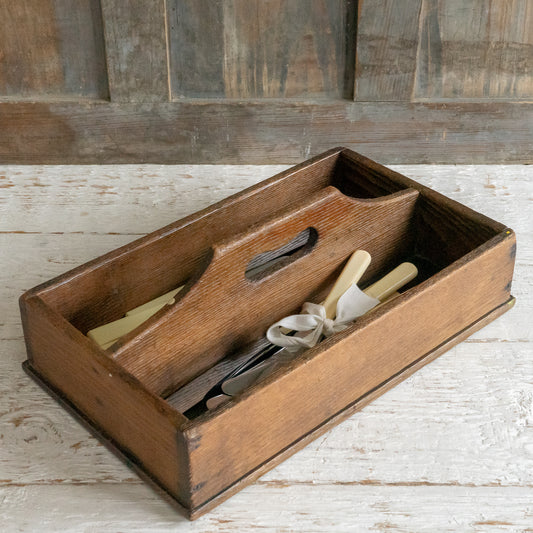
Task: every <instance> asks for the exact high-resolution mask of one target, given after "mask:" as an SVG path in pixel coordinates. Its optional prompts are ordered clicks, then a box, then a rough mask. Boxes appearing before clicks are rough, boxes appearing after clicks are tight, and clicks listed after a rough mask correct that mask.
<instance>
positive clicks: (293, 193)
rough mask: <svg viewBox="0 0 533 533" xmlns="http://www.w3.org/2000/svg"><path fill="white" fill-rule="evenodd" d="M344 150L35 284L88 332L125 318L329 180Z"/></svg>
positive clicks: (328, 154) (333, 151) (76, 323)
mask: <svg viewBox="0 0 533 533" xmlns="http://www.w3.org/2000/svg"><path fill="white" fill-rule="evenodd" d="M338 151H339V149H337V150H330V151H329V152H326V153H324V154H321V155H319V156H317V157H315V158H313V159H312V160H309V161H306V162H305V163H303V164H301V165H298V166H296V167H293V168H290V169H287V170H286V171H284V172H282V173H280V174H277V175H276V176H273V177H272V178H269V179H268V180H265V181H262V182H260V183H258V184H257V185H254V186H252V187H249V188H248V189H245V190H244V191H241V192H239V193H237V194H234V195H232V196H230V197H228V198H226V199H224V200H222V201H220V202H218V203H216V204H213V205H211V206H209V207H207V208H205V209H203V210H201V211H199V212H197V213H194V214H192V215H190V216H188V217H185V218H183V219H181V220H178V221H176V222H175V223H173V224H170V225H169V226H166V227H164V228H161V229H159V230H157V231H155V232H152V233H151V234H149V235H147V236H146V237H143V238H141V239H137V240H135V241H133V242H132V243H130V244H127V245H125V246H123V247H121V248H119V249H117V250H114V251H112V252H110V253H109V254H106V255H104V256H102V257H100V258H97V259H95V260H94V261H91V262H89V263H87V264H85V265H82V266H80V267H78V268H76V269H74V270H72V271H70V272H67V273H66V274H64V275H63V276H60V277H59V278H56V279H54V280H51V281H50V282H48V283H46V284H45V285H41V286H39V287H36V288H35V289H34V291H40V292H41V293H42V294H41V296H42V297H43V299H45V300H46V302H47V303H48V304H49V305H50V306H52V307H54V308H55V309H56V310H57V311H58V312H59V313H60V314H62V315H63V316H64V317H65V318H66V319H67V320H69V321H70V322H71V323H72V324H74V326H75V327H77V328H78V329H79V330H80V331H81V332H82V333H86V332H87V331H88V330H90V329H92V328H94V327H96V326H99V325H101V324H105V323H107V322H110V321H112V320H115V319H117V318H120V317H122V316H123V315H124V313H125V312H126V311H128V310H129V309H133V308H134V307H136V306H138V305H140V304H142V303H145V302H147V301H149V300H151V299H152V298H155V297H156V296H159V295H161V294H164V293H166V292H167V291H169V290H172V289H174V288H176V287H178V286H179V285H182V284H183V283H184V282H185V281H186V280H188V279H189V278H191V277H194V275H195V274H196V273H197V272H198V270H201V269H202V265H203V264H204V262H205V260H206V258H207V256H208V254H209V251H210V248H211V246H213V244H214V243H217V242H219V241H221V240H224V239H228V238H230V237H231V236H233V235H235V234H236V233H238V232H244V231H247V230H248V228H249V227H250V226H252V225H254V224H257V223H258V222H259V221H261V220H263V219H269V218H271V217H273V216H275V214H276V213H279V212H281V211H283V210H286V209H289V208H291V207H292V206H294V205H295V204H297V203H298V202H301V200H302V199H304V198H306V197H308V196H309V195H311V194H314V193H315V192H317V191H319V190H321V189H322V188H324V187H325V186H327V185H328V183H329V182H330V181H331V180H332V176H333V174H334V172H335V167H336V162H337V155H338ZM80 294H83V296H84V297H83V299H81V298H80V297H79V295H80Z"/></svg>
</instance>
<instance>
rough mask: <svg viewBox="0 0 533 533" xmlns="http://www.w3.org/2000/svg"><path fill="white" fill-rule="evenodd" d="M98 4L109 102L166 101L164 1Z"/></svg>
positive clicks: (167, 91) (102, 2)
mask: <svg viewBox="0 0 533 533" xmlns="http://www.w3.org/2000/svg"><path fill="white" fill-rule="evenodd" d="M101 4H102V14H103V17H104V30H105V31H104V36H105V49H106V57H107V70H108V76H109V92H110V97H111V101H112V102H166V101H168V100H169V81H168V66H167V29H166V13H165V1H164V0H156V1H154V2H150V4H149V5H148V4H147V3H146V2H142V1H141V0H128V1H127V2H124V1H122V2H120V1H116V0H101ZM189 68H190V65H189Z"/></svg>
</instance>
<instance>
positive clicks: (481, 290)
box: [20, 148, 515, 519]
mask: <svg viewBox="0 0 533 533" xmlns="http://www.w3.org/2000/svg"><path fill="white" fill-rule="evenodd" d="M214 179H216V176H214ZM307 228H313V229H312V230H310V232H309V233H310V235H311V236H312V237H313V238H312V239H310V240H309V242H308V243H307V244H305V245H304V246H303V247H302V248H301V249H299V250H298V251H297V252H295V253H294V254H292V255H291V256H289V257H287V258H286V259H285V260H284V262H283V261H282V262H281V263H278V265H277V266H276V268H275V269H274V270H270V271H268V270H267V271H266V272H264V273H263V275H262V276H260V277H257V278H255V279H248V277H247V275H246V274H245V272H246V267H247V265H248V263H249V262H250V260H251V259H252V258H254V257H256V256H257V255H258V254H261V253H263V252H266V251H269V250H275V249H277V248H279V247H280V246H282V245H284V244H285V243H287V241H290V240H291V239H292V238H293V237H294V236H295V235H297V234H299V233H300V232H302V231H303V230H305V229H307ZM358 248H362V249H365V250H368V251H369V252H370V254H371V255H372V263H371V266H370V268H369V270H368V271H367V273H366V274H365V277H364V279H363V280H362V283H363V284H364V283H365V282H370V281H372V280H373V279H374V278H376V277H378V276H379V275H381V274H383V273H384V272H385V271H386V270H388V269H390V268H392V267H394V266H396V265H397V264H398V263H399V262H401V261H402V260H405V259H410V260H412V261H413V262H414V263H415V264H416V265H417V266H418V267H419V270H420V274H419V276H418V278H417V279H416V280H415V282H413V283H412V284H411V286H409V287H408V288H407V289H406V290H405V291H404V292H403V293H402V294H401V295H400V296H399V297H397V298H395V299H394V300H392V301H390V302H387V303H385V304H384V305H382V306H380V307H379V308H378V309H376V310H374V311H372V312H370V313H368V314H367V315H365V316H364V317H362V318H360V319H359V320H357V321H356V323H355V324H354V325H352V326H351V327H349V328H348V329H347V330H345V331H343V332H341V333H338V334H336V335H334V336H333V337H330V338H328V339H327V340H325V341H323V342H322V343H320V344H319V345H317V346H316V347H315V348H312V349H310V350H308V351H306V352H305V353H303V354H302V355H300V356H298V357H297V358H296V359H295V360H293V361H292V362H290V363H288V364H287V365H285V366H283V367H281V368H279V369H278V370H276V372H275V373H274V374H272V375H270V376H269V377H268V378H267V379H265V380H264V381H262V382H260V383H257V384H255V385H253V386H252V387H251V388H249V389H248V390H247V391H246V392H245V393H243V394H242V395H241V396H239V397H237V398H235V399H233V400H232V401H230V402H229V403H227V404H226V405H223V406H221V407H219V408H217V409H215V410H213V411H211V412H208V413H205V414H203V415H201V416H199V417H198V418H195V419H193V420H189V419H187V418H186V417H185V416H184V415H183V414H182V413H181V412H179V411H178V410H177V409H175V408H173V407H172V406H171V405H170V404H169V402H167V401H166V400H165V398H168V397H169V395H171V394H172V393H174V392H175V391H176V390H177V389H179V388H180V387H181V386H182V385H184V384H186V383H188V382H190V381H191V380H192V379H193V378H195V377H196V376H198V375H201V374H202V373H203V372H205V371H206V370H208V369H209V368H211V367H213V365H215V364H216V363H217V362H219V361H220V360H222V359H223V358H224V357H226V356H228V354H231V353H233V352H235V351H237V350H239V349H241V348H243V347H245V346H247V345H248V344H250V343H252V342H253V341H255V340H256V339H257V338H259V337H261V336H262V335H263V334H264V332H265V330H266V328H267V327H268V325H270V324H271V323H273V322H274V321H276V320H278V319H280V318H281V317H283V316H285V315H287V314H291V313H295V312H297V311H298V310H299V308H300V305H301V304H302V303H303V302H304V301H306V300H312V301H318V300H319V299H320V298H322V297H323V296H324V295H325V294H326V292H327V291H328V288H329V287H330V286H331V284H332V282H333V280H334V279H335V277H336V276H337V275H338V273H339V272H340V269H341V268H342V265H343V263H344V261H345V260H346V259H347V258H348V257H349V255H350V254H351V253H352V252H353V251H354V250H355V249H358ZM514 256H515V236H514V233H513V232H512V231H511V230H510V229H508V228H506V227H505V226H504V225H502V224H500V223H498V222H495V221H493V220H490V219H488V218H487V217H485V216H483V215H481V214H479V213H476V212H474V211H472V210H471V209H469V208H467V207H465V206H463V205H461V204H459V203H457V202H455V201H453V200H450V199H449V198H446V197H444V196H442V195H441V194H438V193H436V192H434V191H432V190H430V189H428V188H427V187H424V186H422V185H419V184H418V183H416V182H414V181H412V180H410V179H408V178H406V177H404V176H402V175H400V174H398V173H396V172H393V171H391V170H388V169H387V168H385V167H383V166H381V165H379V164H376V163H374V162H373V161H370V160H368V159H366V158H365V157H362V156H360V155H358V154H356V153H354V152H352V151H350V150H346V149H342V148H337V149H333V150H331V151H329V152H326V153H324V154H322V155H320V156H318V157H315V158H313V159H311V160H309V161H307V162H305V163H302V164H301V165H298V166H296V167H294V168H291V169H289V170H287V171H285V172H282V173H281V174H278V175H276V176H274V177H272V178H270V179H268V180H266V181H264V182H261V183H259V184H258V185H256V186H254V187H251V188H249V189H246V190H244V191H243V192H241V193H239V194H236V195H234V196H232V197H230V198H227V199H226V200H224V201H222V202H220V203H218V204H215V205H213V206H211V207H209V208H207V209H205V210H203V211H201V212H199V213H196V214H194V215H191V216H189V217H186V218H184V219H182V220H180V221H178V222H175V223H174V224H171V225H170V226H167V227H165V228H163V229H161V230H159V231H156V232H154V233H152V234H150V235H148V236H146V237H144V238H142V239H139V240H137V241H135V242H133V243H131V244H128V245H126V246H124V247H122V248H119V249H118V250H115V251H113V252H111V253H109V254H106V255H105V256H103V257H100V258H98V259H95V260H94V261H91V262H90V263H87V264H85V265H83V266H81V267H78V268H76V269H74V270H72V271H70V272H68V273H66V274H64V275H62V276H60V277H58V278H56V279H53V280H51V281H49V282H48V283H45V284H43V285H40V286H38V287H36V288H34V289H32V290H30V291H28V292H27V293H25V294H24V295H23V296H22V297H21V300H20V306H21V314H22V319H23V326H24V334H25V338H26V345H27V350H28V360H27V361H26V362H25V363H24V366H25V369H26V370H27V371H28V372H29V373H30V374H31V375H32V376H33V377H34V378H35V379H36V380H37V381H39V382H40V383H41V384H42V385H43V386H44V387H45V388H47V390H49V392H50V393H52V394H53V395H55V396H56V398H58V399H59V400H60V401H61V402H62V403H63V404H64V405H65V406H66V407H68V408H69V409H70V410H72V411H73V412H75V413H76V414H77V415H78V416H79V418H81V419H82V420H83V421H85V422H86V423H87V424H88V425H89V426H90V428H91V429H92V430H93V431H94V432H95V433H96V434H97V435H98V436H99V437H100V438H101V439H102V440H104V441H105V442H106V443H107V444H108V445H109V446H110V447H111V448H113V449H114V451H116V452H117V453H118V454H119V455H120V456H121V457H122V458H123V459H125V460H126V461H127V463H128V464H129V465H130V466H133V467H134V468H136V470H137V471H138V472H139V473H140V474H141V475H143V476H144V477H145V478H147V479H149V480H151V481H153V482H155V484H156V485H157V486H158V487H161V488H162V489H164V491H165V492H166V493H167V494H168V495H170V496H171V497H172V499H173V500H174V501H175V502H177V503H178V504H179V506H180V507H181V508H182V509H183V510H184V512H185V513H186V514H187V515H188V516H189V517H190V518H192V519H194V518H196V517H198V516H199V515H201V514H202V513H204V512H206V511H207V510H209V509H211V508H212V507H214V506H216V505H217V504H218V503H220V502H221V501H223V500H224V499H226V498H227V497H229V496H230V495H231V494H233V493H235V492H236V491H238V490H240V489H241V488H242V487H244V486H245V485H247V484H248V483H250V482H252V481H253V480H255V479H256V478H258V477H259V476H260V475H262V474H263V473H265V472H266V471H268V470H269V469H271V468H272V467H274V466H275V465H276V464H278V463H279V462H280V461H282V460H283V459H284V458H286V457H288V456H289V455H291V454H292V453H294V452H295V451H296V450H298V449H300V448H302V447H303V446H305V445H306V444H307V443H308V442H310V441H311V440H312V439H314V438H316V437H317V436H318V435H320V434H321V433H323V432H324V431H326V430H327V429H328V428H330V427H332V426H333V425H335V424H337V423H338V422H340V421H341V420H343V419H344V418H346V417H348V416H350V415H351V414H352V413H353V412H354V411H356V410H357V409H360V408H361V407H362V406H364V405H365V404H367V403H368V402H369V401H371V400H372V399H373V398H375V397H376V396H378V395H380V394H382V393H383V392H384V391H385V390H387V389H388V388H390V387H392V386H394V385H395V384H396V383H398V382H399V381H401V380H402V379H404V378H405V377H407V376H409V375H410V374H411V373H413V372H414V371H415V370H417V369H418V368H420V367H421V366H422V365H424V364H426V363H427V362H429V361H431V360H432V359H434V358H435V357H437V356H438V355H440V354H441V353H443V352H444V351H446V350H447V349H449V348H450V347H451V346H453V345H454V344H455V343H457V342H459V341H461V340H463V339H464V338H466V337H467V336H468V335H470V334H471V333H472V332H473V331H476V330H477V329H479V328H481V327H482V326H483V325H485V324H486V323H488V322H489V321H491V320H493V319H494V318H495V317H497V316H498V315H500V314H502V313H504V312H505V311H506V310H507V309H509V308H510V307H511V305H512V304H513V302H514V299H513V297H512V296H511V295H510V287H511V279H512V273H513V266H514ZM183 282H186V284H187V285H186V289H185V290H184V291H182V293H181V294H180V297H179V298H178V299H177V301H176V303H175V304H174V305H172V306H167V307H166V308H164V309H162V310H161V311H159V312H158V313H157V314H156V315H155V316H153V317H152V318H151V319H149V320H148V321H147V322H146V323H145V324H143V325H142V326H140V327H138V328H137V329H136V330H134V331H133V332H131V333H130V334H128V335H127V336H125V337H124V338H122V340H121V341H120V342H118V343H116V344H115V345H114V346H112V347H111V348H109V349H108V350H103V349H101V348H99V347H98V346H97V345H96V344H94V343H93V342H92V341H91V340H90V339H89V338H88V337H86V335H85V334H86V332H87V331H88V330H89V329H91V328H93V327H95V326H98V325H100V324H102V323H106V322H109V321H111V320H114V319H117V318H119V317H121V316H122V315H123V314H124V313H125V311H126V310H128V309H131V308H133V307H136V306H137V305H140V304H142V303H144V302H146V301H148V300H150V299H152V298H154V297H156V296H158V295H160V294H162V293H165V292H167V291H169V290H171V289H172V288H174V287H177V286H178V285H180V284H182V283H183Z"/></svg>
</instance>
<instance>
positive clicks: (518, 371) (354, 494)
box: [0, 165, 533, 533]
mask: <svg viewBox="0 0 533 533" xmlns="http://www.w3.org/2000/svg"><path fill="white" fill-rule="evenodd" d="M283 168H285V167H282V166H158V165H118V166H3V167H1V166H0V254H1V255H0V258H1V259H0V261H1V263H0V341H1V344H0V524H1V525H0V530H1V531H3V532H15V531H72V532H79V531H85V532H96V531H98V532H106V531H128V532H136V531H139V532H141V531H142V532H152V531H182V530H183V531H207V532H215V531H217V532H218V531H222V532H224V531H238V532H244V531H254V530H261V531H264V532H266V531H305V532H312V531H342V532H346V531H350V532H352V531H369V530H370V531H373V530H377V531H385V530H386V531H401V532H412V531H428V532H432V533H433V532H437V531H438V532H444V531H450V532H451V531H453V532H455V531H479V532H487V531H490V532H493V531H533V353H532V352H533V350H532V347H533V344H532V342H531V341H532V340H533V327H532V323H533V295H532V293H533V268H532V266H533V221H532V220H533V167H530V166H493V165H491V166H428V165H423V166H420V165H419V166H396V167H394V168H395V169H397V170H399V171H400V172H403V173H404V174H406V175H408V176H410V177H413V178H414V179H416V180H419V181H420V182H422V183H425V184H427V185H429V186H431V187H433V188H435V189H437V190H439V191H441V192H443V193H444V194H447V195H449V196H451V197H452V198H455V199H457V200H459V201H460V202H463V203H465V204H467V205H469V206H471V207H473V208H474V209H476V210H478V211H481V212H482V213H485V214H487V215H489V216H491V217H493V218H495V219H497V220H499V221H502V222H505V223H506V224H507V225H509V226H510V227H512V228H513V229H514V230H515V231H516V232H517V237H518V255H517V265H516V271H515V280H514V284H513V291H512V292H513V294H514V295H515V296H516V297H517V305H516V306H515V307H514V309H513V310H512V311H510V312H509V313H507V314H505V315H504V316H503V317H501V318H499V319H498V320H497V321H496V322H494V323H492V324H490V325H489V326H487V327H486V328H484V329H483V330H481V331H479V332H478V333H476V334H475V335H474V336H472V337H471V338H469V339H468V340H467V341H465V342H463V343H462V344H460V345H459V346H457V347H455V348H453V349H452V350H450V351H449V352H448V353H446V354H445V355H443V356H442V357H440V358H439V359H437V360H436V361H435V362H433V363H431V364H430V365H428V366H427V367H424V368H423V369H422V370H420V371H419V372H418V373H417V374H415V375H414V376H413V377H411V378H409V379H408V380H407V381H405V382H404V383H402V384H400V385H399V386H397V387H396V388H394V389H393V390H391V391H390V392H388V393H386V394H385V395H384V396H382V397H381V398H379V399H378V400H376V401H375V402H374V403H372V404H371V405H370V406H368V407H366V408H365V409H364V410H363V411H361V412H359V413H357V414H355V415H354V416H353V417H352V418H350V419H349V420H348V421H346V422H344V423H342V424H341V425H340V426H338V427H336V428H335V429H333V430H332V431H330V432H329V433H327V434H326V435H325V436H323V437H321V438H319V439H318V440H317V441H315V442H314V443H312V444H310V445H309V446H308V447H307V448H305V449H304V450H302V451H301V452H299V453H297V454H296V455H295V456H293V457H292V458H290V459H289V460H287V461H286V462H284V463H283V464H281V465H280V466H279V467H277V468H276V469H275V470H273V471H271V472H270V473H268V474H267V475H265V476H264V477H263V478H261V479H260V480H259V481H258V482H256V483H255V484H254V485H252V486H250V487H248V488H247V489H245V490H243V491H242V492H240V493H239V494H237V495H236V496H234V497H232V498H231V499H230V500H229V501H227V502H226V503H224V504H223V505H221V506H220V507H218V508H217V509H216V510H214V511H213V512H211V513H210V514H208V515H206V516H205V517H202V518H200V519H199V520H197V521H196V522H193V523H189V522H187V521H186V520H185V519H184V518H182V517H181V516H180V515H179V514H177V513H176V511H175V510H174V509H173V508H172V507H170V505H168V504H167V503H165V502H164V501H163V500H161V499H160V497H159V496H157V495H156V494H155V493H154V492H152V490H151V489H150V488H148V487H147V486H146V485H145V484H144V483H142V482H141V481H140V480H139V479H138V478H137V477H136V476H135V475H134V474H133V473H132V472H131V471H130V470H129V469H128V468H126V466H124V465H123V464H122V463H121V462H120V461H119V460H118V459H117V458H115V457H114V456H113V455H112V454H111V453H110V452H108V451H107V450H106V449H105V448H104V447H103V446H102V445H100V444H99V443H98V441H96V440H95V439H94V438H92V437H91V436H89V434H88V433H87V431H86V430H84V429H83V428H82V427H81V426H79V425H78V424H77V423H76V422H75V421H74V419H73V418H71V417H70V416H69V415H68V414H67V413H66V412H65V411H64V410H63V409H61V408H60V407H59V406H58V405H57V404H56V403H55V402H54V401H53V400H52V399H51V398H49V397H48V396H47V395H46V394H45V393H44V392H43V391H42V390H41V389H40V388H39V387H38V386H37V385H35V384H34V383H33V382H32V381H31V380H30V379H29V378H28V377H27V376H26V375H25V374H24V373H23V371H22V369H21V366H20V365H21V363H22V361H24V360H25V358H26V354H25V348H24V342H23V338H22V330H21V325H20V318H19V311H18V304H17V299H18V297H19V296H20V294H21V293H22V292H23V291H24V290H26V289H29V288H31V287H33V286H34V285H36V284H38V283H40V282H42V281H45V280H47V279H49V278H51V277H53V276H55V275H57V274H60V273H62V272H64V271H66V270H68V269H70V268H71V267H74V266H76V265H79V264H81V263H83V262H85V261H87V260H89V259H92V258H94V257H96V256H98V255H100V254H102V253H104V252H106V251H109V250H111V249H113V248H115V247H117V246H119V245H121V244H124V243H126V242H128V241H131V240H133V239H135V238H136V237H138V236H140V235H143V234H145V233H147V232H149V231H152V230H154V229H156V228H158V227H161V226H163V225H165V224H167V223H169V222H172V221H173V220H176V219H178V218H180V217H182V216H184V215H186V214H188V213H191V212H194V211H196V210H198V209H199V208H202V207H205V206H206V205H209V204H211V203H212V202H214V201H216V200H219V199H222V198H223V197H225V196H227V195H229V194H231V193H233V192H236V191H238V190H240V189H242V188H244V187H246V186H248V185H251V184H253V183H255V182H257V181H259V180H261V179H264V178H266V177H268V176H270V175H272V174H274V173H275V172H277V171H279V170H281V169H283Z"/></svg>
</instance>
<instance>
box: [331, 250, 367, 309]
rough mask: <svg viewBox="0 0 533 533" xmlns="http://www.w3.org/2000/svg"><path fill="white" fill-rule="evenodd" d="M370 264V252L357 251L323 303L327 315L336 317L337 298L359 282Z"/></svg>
mask: <svg viewBox="0 0 533 533" xmlns="http://www.w3.org/2000/svg"><path fill="white" fill-rule="evenodd" d="M369 264H370V254H369V253H368V252H366V251H365V250H357V251H355V252H354V253H353V254H352V256H351V257H350V259H349V260H348V262H347V263H346V265H345V267H344V269H343V270H342V272H341V274H340V276H339V277H338V278H337V281H335V284H334V285H333V287H332V289H331V291H330V292H329V294H328V296H327V297H326V299H325V300H324V303H323V304H322V305H323V306H324V308H325V309H326V316H327V317H328V318H331V319H334V318H335V314H336V313H337V300H338V299H339V298H340V297H341V296H342V295H343V294H344V293H345V292H346V291H347V290H348V289H349V288H350V286H351V285H353V284H354V283H357V282H358V281H359V280H360V279H361V276H362V275H363V274H364V273H365V270H366V269H367V268H368V265H369Z"/></svg>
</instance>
